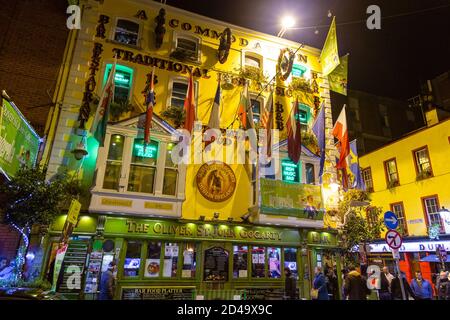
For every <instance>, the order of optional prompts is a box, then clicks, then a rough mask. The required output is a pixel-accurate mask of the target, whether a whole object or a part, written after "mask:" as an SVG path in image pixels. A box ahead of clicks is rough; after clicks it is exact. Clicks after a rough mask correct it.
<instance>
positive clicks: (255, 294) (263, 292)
mask: <svg viewBox="0 0 450 320" xmlns="http://www.w3.org/2000/svg"><path fill="white" fill-rule="evenodd" d="M244 296H245V299H246V300H281V299H282V298H283V296H284V290H283V289H277V288H246V289H244Z"/></svg>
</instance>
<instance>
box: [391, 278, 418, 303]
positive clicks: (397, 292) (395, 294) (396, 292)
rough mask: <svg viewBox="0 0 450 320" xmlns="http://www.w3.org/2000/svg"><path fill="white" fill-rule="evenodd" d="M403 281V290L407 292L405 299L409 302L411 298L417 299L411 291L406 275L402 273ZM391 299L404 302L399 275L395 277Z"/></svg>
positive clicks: (392, 283)
mask: <svg viewBox="0 0 450 320" xmlns="http://www.w3.org/2000/svg"><path fill="white" fill-rule="evenodd" d="M400 274H401V276H400V277H401V279H402V281H403V288H404V290H405V299H406V300H409V298H412V299H415V297H414V292H413V291H412V290H411V287H410V286H409V283H408V281H407V280H406V275H405V273H404V272H403V271H400ZM391 298H392V300H403V296H402V288H401V286H400V279H399V276H398V274H396V275H395V277H394V279H392V282H391Z"/></svg>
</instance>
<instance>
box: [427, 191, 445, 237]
mask: <svg viewBox="0 0 450 320" xmlns="http://www.w3.org/2000/svg"><path fill="white" fill-rule="evenodd" d="M423 207H424V208H425V213H426V216H427V219H428V225H433V224H438V225H439V226H440V230H441V232H444V225H443V223H442V220H441V214H440V213H439V211H440V210H439V203H438V199H437V197H427V198H424V199H423Z"/></svg>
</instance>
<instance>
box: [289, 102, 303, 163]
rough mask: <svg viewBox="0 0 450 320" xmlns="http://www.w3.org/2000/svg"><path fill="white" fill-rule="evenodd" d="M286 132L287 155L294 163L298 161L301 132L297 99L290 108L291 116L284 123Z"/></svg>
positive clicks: (300, 149)
mask: <svg viewBox="0 0 450 320" xmlns="http://www.w3.org/2000/svg"><path fill="white" fill-rule="evenodd" d="M286 128H287V133H288V139H287V140H288V155H289V158H291V160H292V161H293V162H294V163H298V162H299V161H300V154H301V152H302V132H301V125H300V111H299V109H298V100H296V101H295V105H294V106H293V107H292V109H291V116H290V117H289V119H288V121H287V123H286Z"/></svg>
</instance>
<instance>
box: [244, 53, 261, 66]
mask: <svg viewBox="0 0 450 320" xmlns="http://www.w3.org/2000/svg"><path fill="white" fill-rule="evenodd" d="M245 66H246V67H252V68H256V69H260V68H261V59H259V58H257V57H254V56H251V55H248V54H246V55H245Z"/></svg>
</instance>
